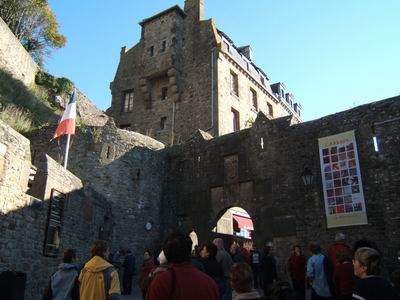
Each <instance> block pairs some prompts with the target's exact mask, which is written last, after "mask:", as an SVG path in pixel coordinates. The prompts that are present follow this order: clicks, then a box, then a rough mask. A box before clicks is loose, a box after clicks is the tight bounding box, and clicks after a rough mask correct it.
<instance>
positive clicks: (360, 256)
mask: <svg viewBox="0 0 400 300" xmlns="http://www.w3.org/2000/svg"><path fill="white" fill-rule="evenodd" d="M353 265H354V274H355V275H356V276H357V277H359V278H360V280H359V281H357V284H356V288H355V290H354V292H353V295H352V296H353V299H365V300H381V299H385V300H396V299H397V300H398V296H397V295H396V290H395V289H394V287H393V286H392V285H391V284H390V282H389V281H387V280H386V279H385V278H383V277H381V276H379V275H380V274H381V269H380V267H381V255H380V253H379V252H378V251H377V250H375V249H372V248H368V247H361V248H358V250H357V251H356V252H355V253H354V260H353Z"/></svg>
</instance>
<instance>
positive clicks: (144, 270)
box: [139, 257, 156, 289]
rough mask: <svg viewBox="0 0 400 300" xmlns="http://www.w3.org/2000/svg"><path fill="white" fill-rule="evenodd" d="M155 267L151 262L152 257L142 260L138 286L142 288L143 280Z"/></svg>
mask: <svg viewBox="0 0 400 300" xmlns="http://www.w3.org/2000/svg"><path fill="white" fill-rule="evenodd" d="M155 268H156V266H155V265H154V262H153V258H152V257H150V258H149V259H148V260H145V261H144V262H143V265H142V267H141V268H140V276H139V286H140V288H141V289H143V287H144V286H143V280H144V279H145V278H146V277H148V276H149V274H150V272H151V271H153V270H154V269H155Z"/></svg>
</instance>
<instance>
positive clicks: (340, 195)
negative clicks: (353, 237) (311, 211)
mask: <svg viewBox="0 0 400 300" xmlns="http://www.w3.org/2000/svg"><path fill="white" fill-rule="evenodd" d="M318 144H319V153H320V161H321V174H322V184H323V191H324V200H325V212H326V218H327V226H328V228H333V227H341V226H352V225H364V224H367V223H368V221H367V213H366V207H365V201H364V193H363V186H362V180H361V173H360V164H359V160H358V153H357V144H356V140H355V135H354V131H347V132H343V133H340V134H336V135H332V136H328V137H324V138H320V139H319V140H318Z"/></svg>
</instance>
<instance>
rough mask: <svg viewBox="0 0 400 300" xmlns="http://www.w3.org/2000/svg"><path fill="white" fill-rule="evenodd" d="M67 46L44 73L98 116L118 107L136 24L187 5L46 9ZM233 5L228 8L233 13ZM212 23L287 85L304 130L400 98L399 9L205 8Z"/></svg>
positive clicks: (278, 2)
mask: <svg viewBox="0 0 400 300" xmlns="http://www.w3.org/2000/svg"><path fill="white" fill-rule="evenodd" d="M49 3H50V6H51V7H52V9H53V11H54V12H55V14H56V15H57V18H58V20H59V24H60V30H61V32H62V33H63V34H64V35H66V36H67V39H68V41H67V45H66V46H65V47H64V48H63V49H60V50H58V51H56V52H55V53H53V55H52V58H51V59H50V60H49V61H48V62H47V64H46V68H47V70H48V71H49V72H50V73H52V74H54V75H56V76H65V77H68V78H70V79H71V80H72V81H74V83H75V84H76V85H77V87H78V88H79V89H80V90H81V91H83V92H84V93H85V94H86V95H87V96H88V97H89V98H90V99H91V100H92V101H93V102H94V103H95V104H96V105H97V106H98V107H99V108H101V109H106V108H107V107H109V106H110V103H111V94H110V90H109V84H110V82H111V81H112V80H113V78H114V75H115V71H116V69H117V66H118V62H119V52H120V48H121V47H122V46H127V47H129V48H130V47H132V46H133V45H134V44H136V43H137V42H138V41H139V38H140V26H139V24H138V23H139V22H140V21H141V20H143V19H144V18H147V17H150V16H152V15H154V14H156V13H158V12H160V11H162V10H164V9H166V8H169V7H171V6H173V5H176V4H178V5H180V6H181V7H182V8H183V5H184V0H179V1H174V0H146V1H145V0H113V1H110V0H84V1H82V0H79V1H78V0H68V1H65V0H64V1H60V0H49ZM227 3H229V5H227ZM205 15H206V18H207V19H208V18H213V19H214V21H215V22H216V24H217V27H218V28H219V29H220V30H222V31H224V32H225V33H226V34H228V35H229V36H230V37H231V39H232V40H233V41H235V44H236V45H237V46H243V45H248V44H250V45H251V47H252V49H253V56H254V62H255V63H256V64H257V65H258V66H259V67H261V68H262V69H263V70H264V72H265V73H266V74H267V75H268V76H269V78H270V83H275V82H278V81H283V82H285V84H286V87H287V90H288V91H290V92H292V93H293V94H294V97H295V100H296V102H300V103H301V104H302V106H303V114H302V116H303V119H304V120H305V121H308V120H312V119H316V118H319V117H322V116H325V115H328V114H332V113H335V112H338V111H342V110H347V109H349V108H352V107H354V106H357V105H361V104H364V103H368V102H372V101H377V100H382V99H385V98H389V97H393V96H397V95H399V94H400V17H399V15H400V1H399V0H382V1H376V0H330V1H327V0H303V1H299V0H245V1H244V0H205Z"/></svg>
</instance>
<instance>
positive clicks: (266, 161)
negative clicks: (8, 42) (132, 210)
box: [165, 97, 400, 273]
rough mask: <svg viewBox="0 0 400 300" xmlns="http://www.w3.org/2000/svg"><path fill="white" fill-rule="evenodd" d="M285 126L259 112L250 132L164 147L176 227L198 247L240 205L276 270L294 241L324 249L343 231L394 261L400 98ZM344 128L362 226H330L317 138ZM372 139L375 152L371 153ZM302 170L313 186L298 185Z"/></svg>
mask: <svg viewBox="0 0 400 300" xmlns="http://www.w3.org/2000/svg"><path fill="white" fill-rule="evenodd" d="M291 122H292V120H291V118H290V117H283V118H280V119H274V120H269V119H268V118H267V117H266V116H264V115H262V114H259V116H258V118H257V120H256V122H255V125H254V127H252V128H250V129H246V130H242V131H240V132H237V133H232V134H228V135H225V136H221V137H218V138H214V139H211V140H209V139H208V138H205V136H204V135H202V134H200V133H199V134H197V135H196V136H195V138H193V139H192V140H191V141H190V142H188V143H185V144H184V145H182V146H180V147H173V148H171V149H170V150H167V151H171V154H170V160H169V168H170V169H169V171H168V174H169V175H170V176H169V177H168V185H167V186H168V188H167V189H166V191H167V195H165V197H166V198H165V199H166V201H167V200H168V199H176V204H175V205H176V207H177V213H176V215H175V218H176V220H175V222H176V223H177V224H179V223H180V224H181V226H182V228H185V229H186V230H187V231H188V232H190V231H192V230H194V231H195V232H196V233H197V235H198V237H199V241H200V243H203V242H205V241H207V240H208V239H210V238H211V236H212V234H211V229H212V228H213V227H214V226H215V224H216V222H217V220H218V217H219V216H221V215H222V213H223V212H224V211H225V210H226V209H228V208H230V207H233V206H239V207H241V208H243V209H245V210H246V211H247V212H248V213H249V214H250V216H251V217H252V220H253V222H254V227H255V241H256V243H257V244H258V245H259V247H260V248H261V247H263V246H264V245H265V244H266V243H267V242H273V243H274V245H275V248H276V250H275V253H276V255H277V256H278V260H279V262H280V271H281V272H282V273H284V270H285V263H286V260H287V258H288V256H289V253H290V249H291V246H292V245H293V244H294V243H300V245H302V247H303V249H305V248H306V246H307V245H308V243H309V242H310V241H313V240H318V241H319V242H321V244H322V247H323V248H324V249H326V248H327V246H328V245H329V244H331V243H332V242H333V241H334V237H335V234H336V233H338V232H344V233H345V234H346V235H347V236H348V242H349V243H350V244H353V243H354V242H355V241H356V240H358V239H361V238H365V239H369V240H373V241H374V242H376V243H377V244H378V246H379V247H380V248H381V249H382V251H383V252H384V254H385V255H386V257H387V259H388V260H392V261H394V260H395V259H396V257H397V251H399V249H400V231H399V230H398V228H399V225H400V224H399V220H400V205H399V195H400V189H399V187H400V185H399V181H400V173H399V170H400V155H399V152H398V149H399V143H400V126H399V123H400V98H399V97H395V98H391V99H387V100H384V101H380V102H375V103H371V104H367V105H363V106H360V107H357V108H354V109H351V110H349V111H344V112H341V113H338V114H335V115H331V116H327V117H324V118H321V119H318V120H315V121H311V122H306V123H302V124H297V125H293V124H291ZM372 126H374V130H375V132H373V131H372V129H371V128H372ZM350 130H354V131H355V136H356V141H357V146H358V155H359V161H360V169H361V178H362V181H363V184H364V197H365V201H366V205H367V216H368V225H362V226H346V227H339V228H329V229H328V228H327V225H326V217H325V207H324V201H323V190H322V182H321V171H320V164H319V148H318V138H321V137H325V136H330V135H334V134H338V133H341V132H346V131H350ZM374 135H376V136H377V137H378V141H379V144H380V146H381V148H380V150H379V152H375V150H374V145H373V136H374ZM305 167H307V168H310V169H311V170H312V173H313V174H314V184H313V185H312V186H311V188H305V187H304V185H303V183H302V179H301V174H302V172H303V170H304V168H305ZM170 220H172V216H170ZM388 241H390V242H388Z"/></svg>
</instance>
